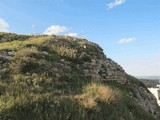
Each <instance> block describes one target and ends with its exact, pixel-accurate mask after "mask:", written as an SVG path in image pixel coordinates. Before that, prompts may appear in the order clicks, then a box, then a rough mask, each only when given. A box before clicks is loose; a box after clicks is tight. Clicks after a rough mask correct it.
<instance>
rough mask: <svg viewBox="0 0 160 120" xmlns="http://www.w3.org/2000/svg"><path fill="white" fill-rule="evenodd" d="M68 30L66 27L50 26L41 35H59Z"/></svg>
mask: <svg viewBox="0 0 160 120" xmlns="http://www.w3.org/2000/svg"><path fill="white" fill-rule="evenodd" d="M67 30H68V28H67V27H65V26H59V25H52V26H50V27H48V28H47V29H46V30H45V31H44V32H43V34H47V35H52V34H59V33H64V32H66V31H67Z"/></svg>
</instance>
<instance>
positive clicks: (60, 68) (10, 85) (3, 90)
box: [0, 33, 160, 120]
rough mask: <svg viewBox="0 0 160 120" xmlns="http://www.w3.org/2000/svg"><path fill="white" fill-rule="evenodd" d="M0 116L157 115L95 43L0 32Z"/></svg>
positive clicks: (42, 119) (41, 119) (99, 118)
mask: <svg viewBox="0 0 160 120" xmlns="http://www.w3.org/2000/svg"><path fill="white" fill-rule="evenodd" d="M0 119H2V120H8V119H10V120H22V119H23V120H53V119H55V120H156V119H157V120H158V119H160V108H159V107H158V104H157V103H156V99H155V98H154V96H153V95H152V94H151V93H150V92H149V91H148V89H147V87H146V86H145V85H144V84H143V83H142V82H140V81H139V80H138V79H136V78H134V77H132V76H130V75H128V74H127V73H126V72H125V71H124V70H123V68H122V67H121V66H120V65H119V64H118V63H116V62H114V61H113V60H112V59H110V58H108V57H107V56H106V55H105V54H104V53H103V49H102V48H101V47H100V46H98V45H97V44H95V43H92V42H90V41H88V40H86V39H84V38H75V37H70V36H57V35H52V36H47V35H18V34H13V33H0Z"/></svg>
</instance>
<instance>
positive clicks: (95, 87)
mask: <svg viewBox="0 0 160 120" xmlns="http://www.w3.org/2000/svg"><path fill="white" fill-rule="evenodd" d="M75 98H76V99H77V100H78V101H80V103H82V104H83V105H84V106H85V107H86V108H95V107H98V106H97V102H98V101H101V102H106V103H108V104H110V103H113V102H117V101H118V100H119V99H120V92H119V91H118V90H115V89H112V88H110V87H109V86H104V85H101V84H96V83H92V84H90V85H87V86H85V87H84V91H83V94H81V95H77V96H75Z"/></svg>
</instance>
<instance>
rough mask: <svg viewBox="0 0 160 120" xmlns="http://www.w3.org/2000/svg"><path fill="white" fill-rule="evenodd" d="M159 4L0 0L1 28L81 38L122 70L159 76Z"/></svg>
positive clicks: (135, 0)
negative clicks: (90, 42) (92, 44)
mask: <svg viewBox="0 0 160 120" xmlns="http://www.w3.org/2000/svg"><path fill="white" fill-rule="evenodd" d="M159 6H160V1H159V0H1V1H0V9H1V10H0V31H5V32H15V33H21V34H30V33H33V32H35V33H40V34H65V35H71V36H77V37H85V38H87V39H88V40H90V41H92V42H95V43H97V44H99V45H100V46H101V47H102V48H103V49H104V52H105V54H106V55H107V57H109V58H112V59H113V60H114V61H116V62H118V63H119V64H120V65H121V66H123V68H124V69H125V71H126V72H127V73H129V74H131V75H134V76H143V75H160V39H159V38H160V7H159ZM33 29H34V31H33Z"/></svg>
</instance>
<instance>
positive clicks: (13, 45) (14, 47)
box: [0, 36, 52, 51]
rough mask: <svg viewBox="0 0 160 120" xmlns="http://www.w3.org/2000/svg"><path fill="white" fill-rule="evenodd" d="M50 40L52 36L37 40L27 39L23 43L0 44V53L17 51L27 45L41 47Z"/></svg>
mask: <svg viewBox="0 0 160 120" xmlns="http://www.w3.org/2000/svg"><path fill="white" fill-rule="evenodd" d="M51 38H52V36H39V37H37V38H34V37H33V38H29V39H28V40H25V41H17V40H15V41H11V42H4V43H1V44H0V51H1V50H5V49H9V50H18V49H20V48H23V47H24V46H26V45H28V44H32V45H42V44H44V43H45V42H47V41H49V40H50V39H51Z"/></svg>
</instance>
